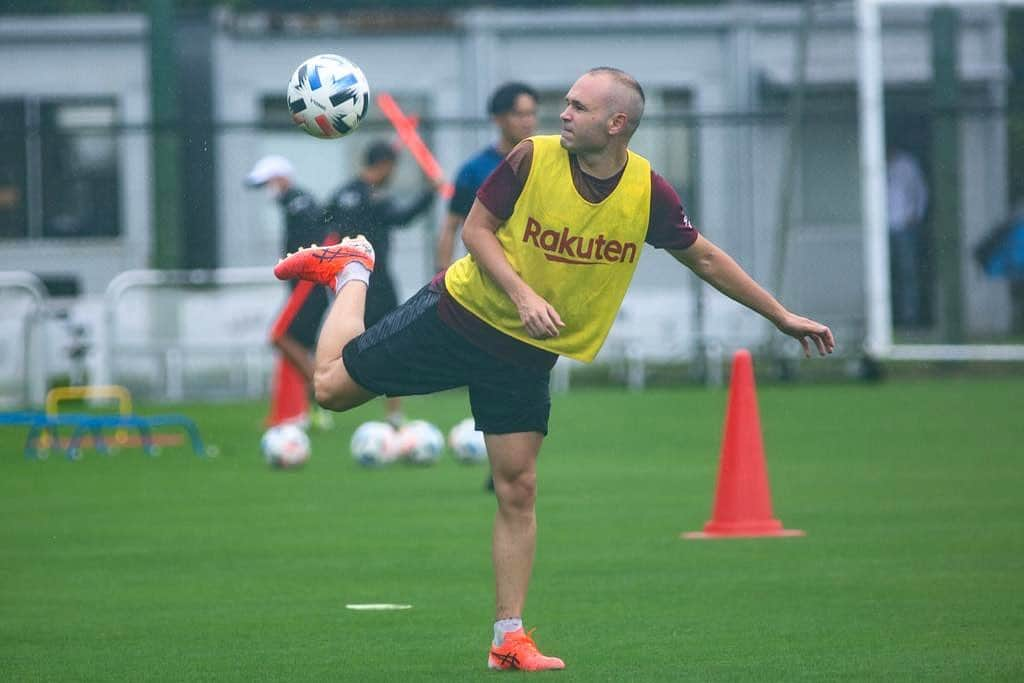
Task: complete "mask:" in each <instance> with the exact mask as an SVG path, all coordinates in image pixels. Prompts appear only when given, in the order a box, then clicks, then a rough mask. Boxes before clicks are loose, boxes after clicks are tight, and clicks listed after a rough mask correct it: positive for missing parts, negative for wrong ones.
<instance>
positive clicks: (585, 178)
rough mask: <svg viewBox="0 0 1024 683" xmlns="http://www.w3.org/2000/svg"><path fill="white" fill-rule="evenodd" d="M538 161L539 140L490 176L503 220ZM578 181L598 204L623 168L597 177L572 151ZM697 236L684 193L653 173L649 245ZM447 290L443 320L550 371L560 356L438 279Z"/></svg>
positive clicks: (493, 201) (488, 203)
mask: <svg viewBox="0 0 1024 683" xmlns="http://www.w3.org/2000/svg"><path fill="white" fill-rule="evenodd" d="M532 161H533V142H532V141H531V140H524V141H523V142H521V143H519V144H518V145H517V146H516V147H515V149H513V150H512V151H511V152H509V154H508V156H507V157H505V160H504V161H502V162H501V164H499V165H498V167H497V168H496V169H494V172H493V173H491V175H490V176H488V178H487V180H485V181H484V184H483V185H481V186H480V189H479V190H477V193H476V198H477V200H479V201H480V203H481V204H483V205H484V206H485V207H487V210H488V211H490V212H491V213H493V214H494V215H495V216H497V217H498V218H501V219H503V220H508V219H509V218H510V217H511V216H512V213H513V212H514V210H515V206H516V202H517V201H519V195H520V194H522V191H523V187H524V186H525V184H526V179H527V178H528V177H529V175H530V165H531V163H532ZM569 168H570V169H571V172H572V181H573V185H575V186H576V191H577V192H579V193H580V196H582V197H583V198H584V199H586V200H587V201H588V202H590V203H592V204H598V203H600V202H601V201H603V200H604V199H605V198H606V197H607V196H608V195H610V194H611V193H612V191H613V190H614V189H615V188H616V187H617V186H618V184H619V180H620V179H621V178H622V173H623V171H625V170H626V169H625V167H623V168H622V170H621V171H619V172H618V173H616V174H615V175H613V176H611V177H610V178H595V177H594V176H591V175H587V173H585V172H584V171H583V169H581V168H580V165H579V161H578V160H577V159H576V155H575V154H570V155H569ZM696 239H697V230H696V228H694V227H693V225H692V224H691V223H690V219H689V218H688V217H687V216H686V211H685V210H684V209H683V203H682V201H681V200H680V199H679V195H678V194H676V191H675V190H674V189H673V188H672V186H671V185H669V184H668V181H666V180H665V179H664V178H662V177H661V176H660V175H658V174H657V173H655V172H654V171H653V170H652V171H651V212H650V221H649V223H648V225H647V236H646V238H645V239H644V241H645V242H647V244H650V245H651V246H652V247H656V248H658V249H686V248H687V247H689V246H690V245H691V244H693V243H694V241H696ZM434 282H435V285H436V286H438V287H439V288H440V289H441V290H442V294H441V299H440V301H439V302H438V313H439V316H440V318H441V320H442V321H444V323H445V324H447V325H448V326H449V327H451V328H452V329H454V330H455V331H456V332H458V333H459V334H461V335H462V336H464V337H465V338H466V339H468V340H469V341H470V342H472V343H474V344H476V345H477V346H479V347H481V348H483V349H485V350H487V351H490V352H491V353H493V354H494V355H496V356H498V357H499V358H501V359H502V360H505V361H507V362H509V363H512V364H514V365H519V366H521V367H528V368H536V369H550V368H552V367H553V366H554V364H555V361H556V360H557V359H558V356H557V355H556V354H554V353H551V352H550V351H544V350H542V349H538V348H537V347H535V346H530V345H529V344H526V343H524V342H521V341H519V340H518V339H515V338H513V337H510V336H508V335H507V334H505V333H503V332H499V331H498V330H496V329H495V328H493V327H491V326H490V325H488V324H487V323H485V322H484V321H483V320H481V319H480V318H478V317H476V316H475V315H473V314H472V313H470V312H469V311H468V310H466V309H465V308H464V307H463V306H462V305H461V304H459V302H457V301H456V300H455V299H453V298H452V297H451V296H449V294H448V292H447V291H445V290H444V277H443V273H442V275H441V277H438V278H435V280H434Z"/></svg>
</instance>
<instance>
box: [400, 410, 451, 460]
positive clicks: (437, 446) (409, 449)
mask: <svg viewBox="0 0 1024 683" xmlns="http://www.w3.org/2000/svg"><path fill="white" fill-rule="evenodd" d="M398 444H399V453H400V455H401V456H402V457H404V458H406V459H407V460H408V461H409V462H411V463H413V464H414V465H432V464H433V463H435V462H437V459H438V458H440V457H441V451H443V450H444V434H442V433H441V430H440V429H438V428H437V427H435V426H434V425H432V424H430V423H429V422H427V421H426V420H412V421H411V422H406V423H405V424H404V425H402V428H401V429H399V430H398Z"/></svg>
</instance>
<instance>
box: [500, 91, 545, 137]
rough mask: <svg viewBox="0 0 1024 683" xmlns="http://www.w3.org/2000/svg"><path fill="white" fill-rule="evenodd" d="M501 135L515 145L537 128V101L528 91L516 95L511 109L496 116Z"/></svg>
mask: <svg viewBox="0 0 1024 683" xmlns="http://www.w3.org/2000/svg"><path fill="white" fill-rule="evenodd" d="M494 122H495V123H497V124H498V128H499V129H500V130H501V137H502V138H503V139H504V140H505V142H507V143H508V144H509V145H510V146H512V147H514V146H516V145H518V144H519V143H520V142H521V141H523V140H525V139H526V138H528V137H530V136H531V135H533V134H534V133H535V132H536V130H537V101H536V100H534V99H533V98H532V97H530V96H529V95H527V94H526V93H520V94H519V95H517V96H516V101H515V103H514V104H513V106H512V109H511V111H507V112H505V113H504V114H499V115H497V116H495V117H494Z"/></svg>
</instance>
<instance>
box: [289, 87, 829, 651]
mask: <svg viewBox="0 0 1024 683" xmlns="http://www.w3.org/2000/svg"><path fill="white" fill-rule="evenodd" d="M643 109H644V94H643V90H642V89H641V87H640V85H639V84H638V83H637V82H636V80H635V79H634V78H633V77H631V76H630V75H628V74H626V73H624V72H623V71H620V70H618V69H614V68H610V67H599V68H596V69H592V70H590V71H588V72H587V73H585V74H583V75H582V76H581V77H580V78H579V79H578V80H577V81H576V82H575V83H574V84H573V85H572V87H571V88H570V89H569V92H568V94H567V95H566V107H565V109H564V110H563V112H562V114H561V121H562V132H561V135H558V136H539V137H534V138H530V139H528V140H525V141H523V142H522V143H520V144H519V145H518V146H517V147H516V148H515V149H514V150H513V151H512V153H511V154H510V155H509V157H508V158H507V159H506V160H505V161H504V162H502V163H501V164H500V165H499V166H498V168H497V169H495V171H494V172H493V173H492V174H491V175H490V177H489V178H488V179H487V181H486V182H485V183H484V185H483V186H482V187H481V188H480V191H479V192H478V193H477V199H476V202H474V204H473V208H472V209H470V212H469V216H467V218H466V223H465V225H464V227H463V231H462V239H463V242H464V243H465V244H466V247H467V249H468V250H469V255H467V256H465V257H463V258H462V259H459V260H458V261H456V262H455V263H453V264H452V265H451V267H450V268H448V270H447V271H446V272H445V273H444V274H443V275H438V276H437V277H435V278H434V280H433V281H432V282H431V283H430V284H429V285H428V286H426V287H424V288H423V289H422V290H420V292H419V293H418V294H417V295H415V296H414V297H413V298H411V299H410V300H409V301H408V302H406V303H405V304H403V305H402V306H400V307H399V308H398V309H397V310H395V311H394V312H393V313H391V314H390V315H388V316H386V317H385V318H384V319H383V320H381V321H380V322H379V323H378V324H377V325H375V326H373V327H372V328H370V329H368V330H364V328H363V320H362V310H363V306H364V302H365V299H366V287H367V285H366V283H367V281H368V280H369V279H370V274H371V271H372V270H373V267H374V252H373V247H372V246H371V244H370V243H369V242H368V241H367V240H366V239H364V238H361V237H357V238H355V239H350V240H347V241H344V242H342V243H341V244H340V245H337V246H334V247H323V248H313V249H305V250H302V251H299V252H298V253H296V254H293V255H290V256H289V257H288V258H286V259H284V260H283V261H281V262H280V263H279V264H278V265H277V267H276V269H275V273H276V275H277V276H278V277H281V278H293V277H299V278H302V279H305V280H310V281H314V282H318V283H320V284H323V285H326V286H328V287H333V288H334V289H335V291H337V292H338V296H337V299H336V300H335V303H334V305H333V306H332V308H331V310H330V311H329V313H328V315H327V319H326V320H325V322H324V325H323V328H322V329H321V331H320V339H319V341H318V343H317V350H316V375H315V385H316V397H317V401H318V402H320V404H321V405H323V406H324V407H327V408H330V409H333V410H347V409H349V408H352V407H354V406H357V405H359V404H361V403H363V402H365V401H367V400H369V399H370V398H372V397H374V396H376V395H377V394H381V393H384V394H395V395H397V394H417V393H429V392H434V391H439V390H441V389H447V388H449V387H453V386H460V385H468V386H469V398H470V404H471V407H472V410H473V416H474V418H475V420H476V425H477V428H478V429H480V430H481V431H482V432H484V434H485V437H486V440H487V451H488V457H489V458H490V461H491V468H492V470H493V473H494V488H495V494H496V497H497V501H498V508H497V513H496V515H495V521H494V535H493V541H492V560H493V563H494V571H495V592H496V601H495V602H496V606H495V610H496V614H495V618H496V621H495V624H494V640H493V642H492V644H491V647H490V651H489V654H488V666H489V667H491V668H494V669H524V670H529V671H537V670H544V669H561V668H564V666H565V665H564V664H563V662H562V660H561V659H558V658H557V657H549V656H545V655H543V654H541V653H540V652H539V651H538V649H537V646H536V644H535V642H534V641H533V639H532V638H531V637H530V634H529V633H527V632H525V631H524V630H523V623H522V614H523V606H524V604H525V602H526V594H527V587H528V585H529V581H530V574H531V571H532V566H533V559H534V546H535V538H536V516H535V513H534V506H535V499H536V491H537V485H536V478H537V476H536V473H537V470H536V461H537V455H538V453H539V452H540V447H541V443H542V442H543V439H544V436H545V435H546V434H547V431H548V414H549V411H550V397H549V394H548V379H549V371H550V369H551V367H552V366H553V365H554V361H555V358H556V357H557V355H559V354H564V355H567V356H570V357H572V358H575V359H578V360H582V361H590V360H592V359H593V358H594V356H595V355H596V354H597V351H598V349H600V347H601V344H602V342H603V341H604V338H605V336H606V335H607V334H608V331H609V329H610V328H611V325H612V322H613V320H614V318H615V314H616V311H617V310H618V308H619V305H620V303H621V301H622V298H623V296H624V294H625V291H626V288H627V286H628V285H629V281H630V278H631V276H632V274H633V270H634V268H635V267H636V265H637V262H638V261H639V256H640V254H639V252H640V248H641V246H642V244H643V242H644V241H646V242H647V243H648V244H651V245H652V246H654V247H658V248H663V249H667V250H668V251H669V253H670V254H671V255H672V256H674V257H675V258H676V259H677V260H678V261H679V262H680V263H682V264H683V265H685V266H687V267H689V268H690V269H691V270H692V271H693V272H695V273H696V274H697V275H699V276H700V277H701V278H703V279H704V280H706V281H707V282H709V283H711V284H712V285H714V286H715V287H716V288H717V289H719V290H720V291H721V292H722V293H724V294H725V295H727V296H729V297H731V298H733V299H735V300H736V301H738V302H740V303H742V304H744V305H746V306H748V307H749V308H751V309H753V310H754V311H756V312H758V313H760V314H761V315H763V316H764V317H766V318H767V319H768V320H770V321H771V322H772V323H773V324H774V325H775V326H776V327H777V328H778V329H779V330H780V331H781V332H783V333H785V334H788V335H790V336H792V337H794V338H796V339H797V340H799V342H800V344H801V345H802V346H803V348H804V353H805V354H806V355H810V351H811V346H812V345H813V346H814V347H816V348H817V350H818V352H819V353H820V354H822V355H825V354H827V353H830V352H831V351H832V349H833V348H834V346H835V341H834V339H833V336H832V332H831V331H830V330H829V328H828V327H826V326H825V325H822V324H821V323H818V322H815V321H813V320H809V319H808V318H804V317H801V316H799V315H796V314H794V313H791V312H790V311H788V310H787V309H786V308H785V307H783V306H782V304H780V303H779V302H778V301H776V300H775V299H774V298H773V297H772V296H771V295H770V294H769V293H768V292H767V291H765V290H764V289H762V288H761V287H760V286H759V285H758V284H757V283H756V282H754V280H753V279H752V278H751V277H750V276H749V275H747V274H746V273H745V272H744V271H743V270H742V269H741V268H740V267H739V265H737V264H736V262H735V261H733V260H732V258H730V257H729V256H728V255H727V254H726V253H725V252H724V251H722V250H721V249H720V248H718V247H717V246H715V245H714V244H712V243H711V242H710V241H708V240H707V239H705V238H704V237H703V236H701V235H699V234H698V233H697V231H696V230H695V229H694V228H693V226H692V225H691V224H690V222H689V220H688V219H687V218H686V215H685V213H684V211H683V208H682V205H681V202H680V200H679V197H678V196H677V195H676V193H675V192H674V191H673V190H672V188H671V187H670V186H669V185H668V183H667V182H665V180H664V179H662V178H661V177H660V176H658V175H657V174H656V173H654V172H653V171H652V170H651V167H650V164H649V163H648V162H647V161H646V160H645V159H644V158H643V157H641V156H639V155H637V154H635V153H634V152H632V151H631V150H629V148H628V143H629V139H630V137H631V136H632V134H633V132H634V131H635V130H636V128H637V125H639V123H640V118H641V116H642V114H643ZM339 350H340V353H339Z"/></svg>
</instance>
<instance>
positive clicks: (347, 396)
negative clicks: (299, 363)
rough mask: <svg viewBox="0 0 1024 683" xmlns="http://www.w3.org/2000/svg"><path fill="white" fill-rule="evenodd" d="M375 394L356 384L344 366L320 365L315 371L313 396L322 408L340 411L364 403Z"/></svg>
mask: <svg viewBox="0 0 1024 683" xmlns="http://www.w3.org/2000/svg"><path fill="white" fill-rule="evenodd" d="M375 395H376V394H373V393H372V392H369V391H367V390H365V389H363V388H362V387H361V386H359V385H358V384H356V383H355V381H354V380H353V379H352V378H351V377H349V375H348V373H347V372H345V369H344V367H343V366H340V367H339V366H333V367H327V368H320V367H318V368H317V369H316V371H315V372H314V373H313V397H314V398H315V399H316V402H317V404H318V405H319V406H320V407H321V408H326V409H327V410H334V411H338V412H340V411H343V410H348V409H349V408H355V407H356V406H358V405H362V404H363V403H366V402H367V401H368V400H370V399H371V398H373V397H374V396H375Z"/></svg>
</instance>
